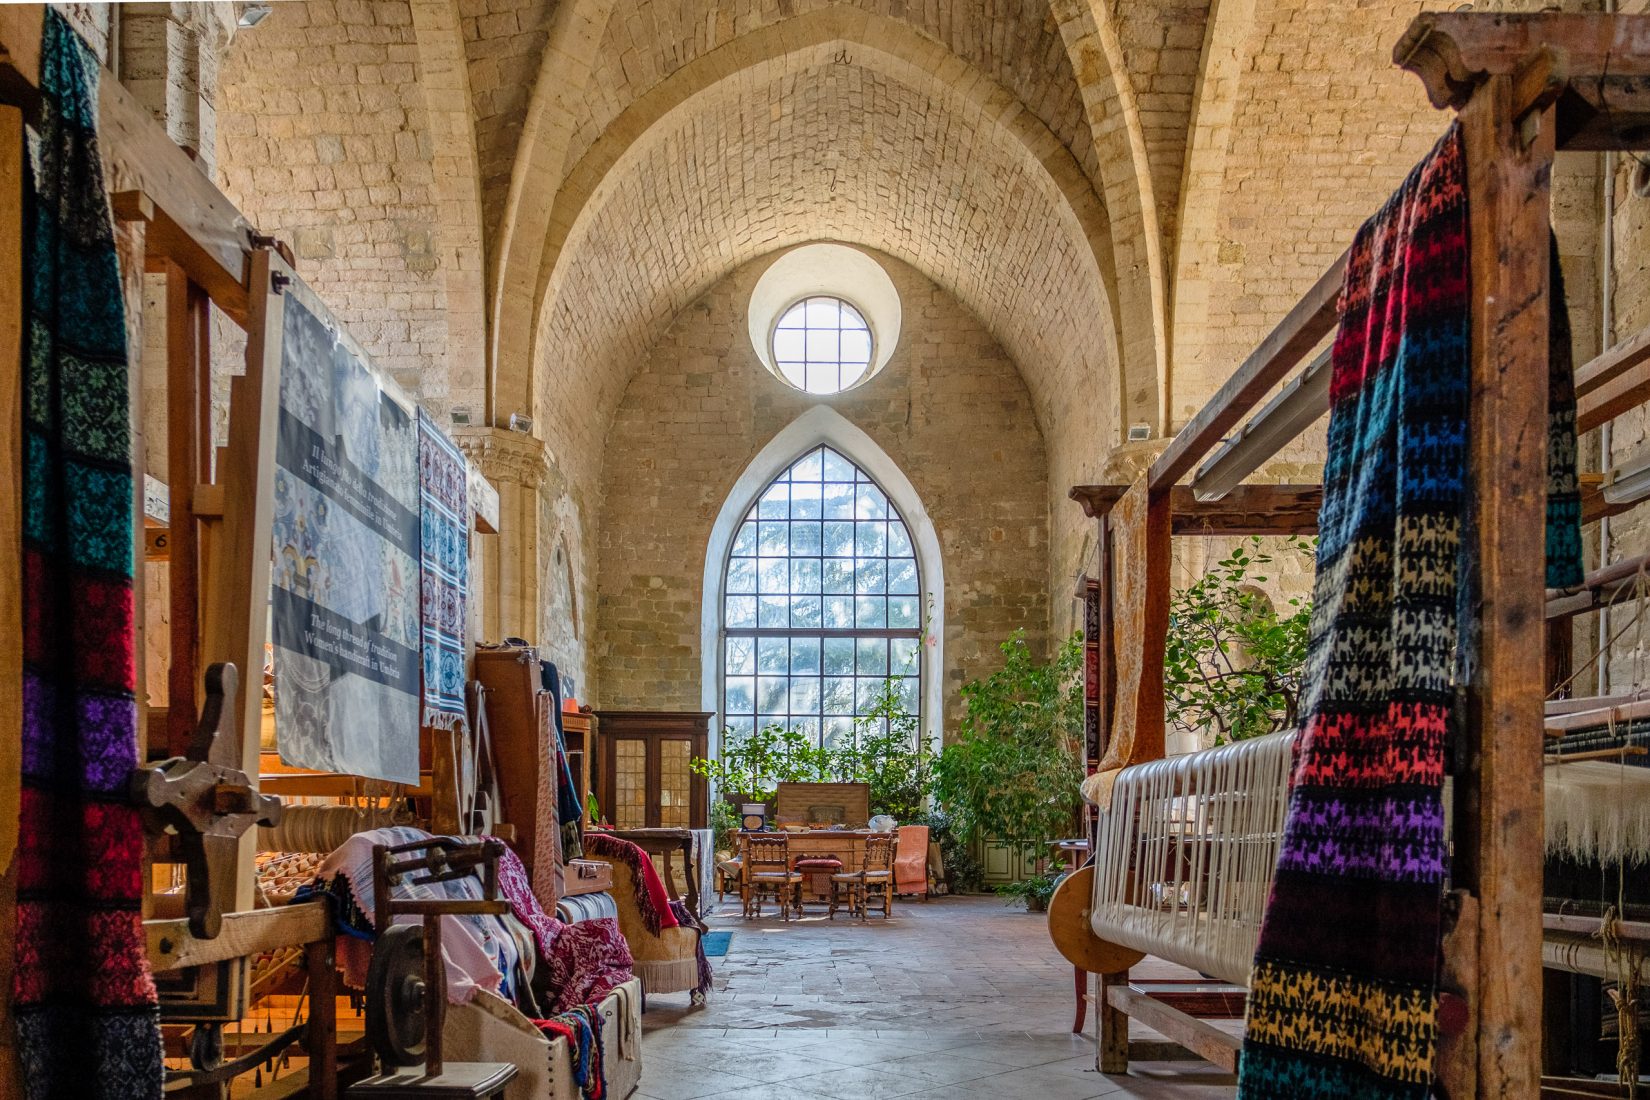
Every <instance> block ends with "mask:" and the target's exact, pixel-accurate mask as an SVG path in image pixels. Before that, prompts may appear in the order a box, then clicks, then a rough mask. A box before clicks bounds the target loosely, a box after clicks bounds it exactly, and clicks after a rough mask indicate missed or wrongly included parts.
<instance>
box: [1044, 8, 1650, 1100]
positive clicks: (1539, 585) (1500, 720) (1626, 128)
mask: <svg viewBox="0 0 1650 1100" xmlns="http://www.w3.org/2000/svg"><path fill="white" fill-rule="evenodd" d="M1394 61H1395V62H1396V63H1397V64H1398V65H1399V66H1400V67H1402V68H1405V69H1408V70H1410V71H1412V72H1415V73H1416V74H1417V75H1418V76H1419V77H1420V78H1421V80H1422V82H1423V84H1424V85H1425V86H1426V90H1427V93H1428V96H1429V98H1430V100H1431V101H1432V104H1433V106H1435V107H1438V108H1450V109H1453V110H1454V111H1456V113H1457V117H1458V118H1459V120H1460V122H1461V126H1462V134H1463V141H1464V145H1465V152H1466V161H1467V181H1468V190H1469V194H1470V196H1471V208H1470V214H1469V218H1470V228H1471V255H1470V266H1471V273H1472V288H1473V300H1472V307H1471V308H1472V338H1471V352H1470V358H1471V368H1470V370H1471V411H1470V414H1469V415H1470V419H1471V426H1472V431H1471V438H1470V442H1469V479H1470V480H1469V499H1470V501H1471V502H1472V505H1471V506H1472V510H1473V514H1472V516H1471V522H1469V523H1468V524H1467V527H1466V530H1467V537H1468V538H1470V539H1472V540H1473V543H1472V553H1473V556H1474V558H1475V560H1476V562H1477V566H1478V568H1477V576H1476V578H1475V580H1476V585H1475V595H1476V597H1477V599H1476V601H1475V605H1474V606H1475V608H1476V611H1477V614H1476V615H1475V616H1474V618H1473V620H1472V621H1471V622H1470V623H1469V624H1468V625H1467V628H1466V630H1465V632H1464V636H1463V638H1462V643H1463V645H1464V646H1465V647H1466V650H1467V653H1468V655H1469V656H1470V666H1471V669H1472V674H1471V680H1470V683H1469V684H1468V687H1467V721H1466V722H1465V723H1464V732H1463V734H1462V741H1461V743H1460V744H1458V745H1457V746H1456V752H1455V754H1454V755H1455V758H1456V760H1457V761H1458V762H1459V763H1458V764H1457V767H1456V775H1455V794H1454V798H1455V813H1454V820H1455V827H1454V848H1455V855H1454V859H1453V867H1452V876H1451V883H1450V886H1451V890H1450V896H1449V898H1448V899H1447V900H1448V901H1449V902H1450V906H1449V908H1450V909H1451V911H1452V912H1453V919H1452V920H1449V921H1447V922H1446V925H1447V931H1446V935H1445V939H1444V953H1445V974H1444V981H1443V989H1444V991H1445V993H1446V995H1453V996H1455V997H1458V998H1460V1000H1461V1001H1462V1002H1463V1003H1464V1006H1465V1017H1466V1022H1465V1025H1464V1027H1463V1028H1461V1029H1460V1030H1459V1031H1458V1032H1456V1031H1454V1029H1451V1033H1450V1034H1446V1035H1444V1036H1443V1037H1442V1042H1441V1045H1440V1052H1439V1063H1438V1077H1439V1079H1440V1081H1441V1082H1442V1083H1443V1085H1444V1087H1445V1088H1446V1089H1447V1090H1448V1094H1449V1095H1451V1096H1467V1095H1477V1096H1482V1097H1500V1096H1534V1095H1536V1094H1537V1093H1538V1091H1539V1089H1540V1087H1541V1058H1540V1052H1541V1034H1542V1029H1541V997H1540V995H1539V990H1540V988H1541V978H1542V955H1541V946H1542V914H1541V861H1540V860H1539V859H1532V858H1530V856H1531V855H1532V854H1533V853H1539V852H1540V851H1542V825H1541V821H1542V802H1541V799H1542V794H1541V789H1542V788H1541V784H1542V752H1541V749H1542V746H1541V743H1540V739H1539V738H1534V737H1532V736H1531V731H1533V730H1535V729H1538V728H1539V727H1540V724H1541V719H1542V700H1543V696H1544V694H1545V684H1546V678H1545V676H1544V674H1543V662H1544V656H1545V644H1544V643H1545V639H1544V636H1543V634H1544V609H1545V603H1546V593H1545V590H1544V586H1543V571H1542V562H1543V561H1544V558H1545V548H1544V531H1545V506H1546V487H1545V473H1546V433H1547V361H1548V350H1547V349H1548V344H1547V338H1548V326H1549V317H1548V304H1547V303H1548V297H1547V292H1548V278H1549V274H1548V265H1549V256H1548V234H1549V223H1550V213H1549V208H1550V193H1549V192H1550V182H1551V168H1552V162H1553V157H1554V155H1555V154H1556V152H1557V151H1559V150H1560V149H1564V150H1578V151H1599V150H1607V149H1630V148H1641V147H1644V146H1645V145H1647V144H1650V127H1647V125H1646V123H1647V121H1650V89H1647V86H1646V85H1647V82H1646V79H1645V78H1646V77H1650V17H1646V16H1621V15H1614V16H1612V15H1564V14H1539V15H1503V14H1479V13H1467V14H1458V13H1452V14H1431V15H1421V16H1418V17H1417V18H1416V19H1415V20H1414V21H1412V22H1411V24H1410V26H1409V28H1408V30H1407V31H1406V33H1405V34H1404V36H1403V37H1402V39H1400V41H1399V43H1398V45H1397V47H1396V48H1395V49H1394ZM1345 263H1346V257H1345V255H1344V254H1343V255H1342V256H1341V257H1340V258H1339V259H1337V260H1336V261H1335V262H1334V263H1333V264H1332V265H1330V267H1329V269H1328V270H1327V271H1326V272H1325V273H1324V275H1323V276H1322V277H1321V278H1319V279H1318V281H1317V282H1316V283H1315V284H1314V286H1313V287H1312V289H1311V290H1309V291H1308V292H1307V293H1306V295H1305V296H1304V297H1303V298H1302V299H1301V300H1300V301H1299V303H1298V304H1297V305H1296V306H1295V307H1294V308H1293V309H1292V310H1291V311H1290V312H1289V314H1288V315H1287V316H1286V317H1285V318H1284V319H1283V320H1282V321H1281V322H1280V323H1279V324H1278V325H1277V326H1276V327H1275V328H1274V329H1273V330H1272V332H1271V333H1270V334H1269V335H1268V336H1267V337H1266V338H1265V339H1264V340H1262V341H1261V342H1260V344H1259V345H1258V346H1257V347H1256V348H1255V350H1254V351H1253V352H1252V353H1251V354H1250V355H1249V356H1248V358H1247V359H1246V360H1245V361H1244V362H1243V363H1242V364H1241V365H1240V366H1239V368H1238V369H1237V371H1236V372H1235V373H1234V374H1233V376H1232V377H1231V378H1230V379H1229V380H1228V381H1227V382H1226V384H1225V385H1224V386H1222V387H1221V389H1220V390H1219V392H1218V393H1216V394H1215V396H1214V397H1213V398H1212V399H1211V400H1210V401H1209V402H1208V404H1206V405H1205V406H1204V407H1203V409H1202V410H1201V411H1200V412H1199V413H1198V414H1197V415H1196V416H1194V417H1193V418H1192V420H1191V421H1190V422H1189V423H1188V424H1187V425H1186V426H1185V427H1184V428H1183V429H1182V430H1181V431H1180V433H1179V434H1178V435H1176V436H1175V438H1174V439H1173V440H1172V441H1171V442H1170V443H1169V445H1168V447H1167V449H1166V450H1164V452H1163V453H1162V454H1161V455H1160V456H1159V457H1158V458H1157V459H1156V461H1155V462H1153V464H1152V466H1151V468H1150V470H1149V471H1148V472H1147V473H1146V474H1145V475H1144V476H1143V477H1142V478H1141V479H1140V481H1138V482H1137V483H1136V484H1135V486H1134V487H1132V488H1131V489H1129V490H1128V491H1127V495H1129V496H1133V495H1135V494H1137V493H1138V494H1142V495H1143V496H1144V500H1143V501H1140V502H1138V507H1137V508H1136V509H1135V512H1136V513H1137V514H1136V515H1135V517H1134V518H1133V520H1132V522H1131V523H1130V527H1131V530H1129V531H1128V532H1127V535H1128V537H1129V538H1131V539H1140V540H1143V547H1141V548H1143V550H1144V561H1145V562H1146V563H1148V565H1147V568H1146V569H1145V570H1144V572H1143V575H1142V576H1140V577H1129V578H1126V580H1127V581H1128V582H1129V583H1130V584H1131V585H1132V586H1136V587H1137V588H1138V589H1139V591H1138V593H1137V594H1135V595H1133V596H1132V597H1131V596H1130V594H1128V593H1127V592H1122V591H1119V590H1118V586H1117V584H1116V582H1115V581H1113V582H1112V583H1111V585H1110V588H1111V590H1112V591H1113V593H1114V599H1113V601H1112V602H1113V613H1112V620H1111V621H1110V622H1108V623H1107V624H1106V630H1107V631H1108V635H1109V636H1108V637H1106V638H1104V639H1102V642H1101V660H1102V669H1103V674H1109V675H1110V676H1112V677H1113V678H1114V679H1113V681H1112V682H1111V683H1110V684H1109V685H1107V686H1109V690H1106V691H1104V692H1103V696H1104V698H1103V704H1102V705H1103V714H1104V715H1106V716H1107V717H1110V718H1112V719H1113V721H1115V722H1116V729H1115V730H1113V729H1112V728H1111V727H1109V726H1108V727H1105V728H1107V729H1108V731H1109V732H1111V733H1113V734H1119V733H1120V734H1122V735H1123V741H1124V754H1125V758H1124V759H1122V760H1120V761H1108V762H1107V763H1108V765H1109V764H1110V763H1120V764H1125V765H1131V764H1138V763H1145V762H1146V761H1148V760H1150V759H1154V758H1157V757H1159V756H1161V754H1162V751H1163V750H1162V743H1163V725H1164V713H1163V711H1164V693H1163V669H1162V662H1161V650H1162V639H1163V635H1164V632H1165V631H1166V628H1167V617H1168V604H1169V596H1170V593H1169V587H1168V576H1167V562H1168V560H1169V555H1170V546H1169V540H1170V538H1171V537H1172V533H1173V532H1174V530H1175V528H1176V526H1177V525H1179V526H1181V527H1182V529H1186V530H1194V531H1195V530H1199V529H1206V530H1220V531H1222V532H1223V533H1228V534H1237V533H1248V532H1251V531H1274V532H1288V531H1298V530H1301V529H1302V528H1303V525H1302V523H1301V519H1302V518H1303V517H1302V516H1301V513H1300V511H1299V506H1300V505H1302V504H1303V503H1304V501H1303V494H1304V493H1305V492H1307V491H1309V490H1306V489H1303V488H1302V487H1294V488H1292V489H1288V490H1285V489H1283V488H1281V487H1262V486H1253V487H1244V488H1243V489H1240V490H1237V491H1235V492H1234V493H1233V494H1232V497H1229V498H1228V500H1231V499H1232V498H1233V497H1237V496H1238V495H1239V494H1246V496H1247V498H1248V499H1249V500H1251V501H1253V502H1255V503H1256V504H1257V505H1264V508H1263V509H1262V510H1261V511H1260V512H1259V514H1257V515H1256V516H1255V517H1254V519H1253V520H1252V521H1245V520H1243V519H1241V518H1238V517H1232V516H1227V517H1224V518H1222V517H1221V515H1220V513H1219V509H1220V508H1222V507H1223V506H1226V507H1229V506H1228V505H1226V504H1225V502H1221V503H1216V504H1213V505H1209V504H1198V503H1197V501H1196V500H1195V498H1194V497H1193V496H1192V494H1191V491H1190V490H1189V489H1185V488H1181V487H1179V486H1178V484H1177V483H1178V482H1179V481H1180V480H1181V479H1182V478H1183V477H1185V476H1186V475H1188V474H1191V473H1192V472H1193V470H1194V467H1196V465H1197V464H1198V462H1199V461H1200V460H1201V459H1202V458H1203V457H1204V456H1205V455H1207V454H1209V453H1210V452H1211V451H1213V450H1214V449H1215V448H1216V447H1217V446H1219V445H1220V444H1221V442H1222V440H1223V437H1226V436H1227V435H1229V434H1230V433H1231V432H1232V431H1233V430H1234V429H1236V428H1238V427H1239V425H1240V423H1241V422H1242V421H1243V419H1244V418H1245V417H1246V416H1247V415H1248V414H1249V413H1250V412H1251V411H1252V410H1254V409H1255V408H1256V407H1257V406H1258V405H1259V404H1260V403H1261V402H1262V401H1263V400H1264V399H1265V397H1266V396H1267V395H1268V394H1269V393H1270V392H1271V391H1272V390H1273V389H1274V388H1275V387H1276V386H1277V385H1278V384H1280V383H1282V382H1283V381H1284V380H1285V379H1286V377H1287V376H1288V375H1289V374H1290V372H1291V371H1292V370H1293V369H1294V368H1295V367H1297V366H1298V365H1301V364H1303V363H1305V362H1306V361H1307V358H1308V356H1309V355H1310V354H1311V353H1312V351H1313V350H1314V349H1315V348H1316V347H1318V346H1319V344H1320V343H1321V342H1322V341H1323V340H1324V338H1325V337H1327V336H1329V335H1330V334H1331V333H1332V332H1333V331H1334V329H1335V326H1336V324H1337V322H1338V320H1339V318H1338V314H1337V300H1338V297H1339V292H1340V287H1341V283H1342V279H1343V274H1344V268H1345ZM1629 343H1630V344H1633V345H1634V346H1633V347H1631V348H1629V347H1622V348H1618V349H1615V351H1613V352H1612V353H1610V354H1609V355H1607V356H1601V357H1600V359H1598V360H1595V361H1594V362H1593V363H1591V364H1588V365H1587V366H1586V367H1584V368H1583V369H1582V370H1581V371H1578V372H1577V375H1578V391H1579V395H1578V396H1579V399H1580V429H1581V430H1583V431H1585V430H1587V429H1589V428H1591V427H1596V426H1597V425H1598V424H1599V423H1602V422H1603V421H1604V420H1605V419H1608V418H1609V417H1611V416H1614V415H1616V414H1617V413H1619V412H1621V411H1623V410H1624V409H1626V408H1628V407H1631V406H1632V405H1633V404H1637V403H1638V402H1639V401H1642V400H1643V399H1644V397H1645V396H1650V371H1647V370H1646V369H1645V363H1646V362H1647V361H1650V341H1643V342H1642V343H1643V344H1644V345H1645V346H1643V347H1640V346H1638V345H1639V344H1640V343H1641V342H1640V341H1630V342H1629ZM1073 496H1075V497H1078V498H1079V499H1082V500H1084V504H1085V508H1086V509H1088V510H1089V512H1090V514H1091V515H1096V516H1099V517H1100V523H1101V527H1100V541H1099V547H1100V553H1101V555H1102V558H1101V560H1102V568H1101V577H1102V584H1106V583H1107V580H1108V574H1109V571H1110V567H1111V562H1110V560H1109V558H1110V553H1109V551H1110V547H1111V544H1112V542H1113V540H1114V538H1115V537H1116V536H1117V535H1118V529H1117V527H1116V524H1115V522H1114V520H1113V519H1112V518H1111V517H1109V516H1108V513H1109V510H1110V507H1111V505H1112V504H1113V503H1116V502H1117V501H1119V500H1120V499H1122V498H1123V497H1124V496H1125V491H1123V490H1120V489H1118V488H1116V487H1085V488H1082V489H1078V490H1074V491H1073ZM1234 503H1235V502H1234ZM1586 503H1587V507H1586V512H1587V514H1588V516H1589V518H1592V517H1595V516H1597V515H1599V514H1602V512H1603V509H1601V508H1600V507H1599V505H1598V501H1597V497H1596V496H1594V495H1592V494H1589V499H1588V500H1587V502H1586ZM1126 510H1127V509H1125V511H1126ZM1200 518H1203V519H1207V520H1208V522H1207V523H1206V524H1205V523H1200V522H1199V520H1200ZM1137 549H1140V548H1137ZM1157 563H1162V564H1161V565H1158V564H1157ZM1154 655H1155V656H1156V658H1157V659H1156V660H1153V657H1154ZM1102 683H1103V685H1106V681H1104V680H1103V681H1102ZM1095 1000H1096V1001H1097V1003H1098V1007H1099V1009H1100V1011H1099V1013H1098V1015H1099V1017H1100V1046H1099V1051H1098V1054H1097V1066H1098V1068H1100V1069H1101V1070H1102V1071H1104V1072H1112V1073H1115V1072H1123V1071H1125V1070H1126V1069H1127V1060H1128V1020H1127V1014H1128V1013H1130V1012H1132V1013H1134V1014H1136V1015H1139V1016H1140V1017H1141V1018H1142V1020H1144V1021H1145V1022H1147V1023H1148V1024H1149V1025H1150V1026H1152V1027H1153V1028H1155V1029H1156V1030H1158V1031H1160V1032H1163V1033H1164V1034H1165V1035H1167V1036H1169V1037H1170V1038H1172V1039H1174V1040H1176V1041H1177V1042H1180V1043H1181V1044H1183V1045H1185V1046H1187V1047H1188V1048H1190V1049H1192V1050H1194V1051H1196V1052H1198V1053H1199V1054H1202V1055H1204V1056H1205V1057H1209V1058H1210V1059H1211V1060H1212V1061H1215V1062H1216V1063H1217V1064H1221V1065H1224V1066H1226V1067H1228V1068H1230V1067H1232V1066H1234V1065H1235V1061H1236V1054H1237V1050H1236V1045H1235V1042H1234V1040H1233V1039H1232V1037H1231V1036H1227V1035H1226V1034H1224V1033H1223V1032H1220V1031H1218V1030H1217V1029H1215V1028H1213V1027H1210V1026H1209V1025H1208V1024H1206V1023H1204V1022H1203V1021H1201V1020H1196V1019H1193V1018H1191V1017H1189V1016H1186V1015H1185V1014H1183V1013H1180V1012H1177V1011H1175V1010H1173V1009H1171V1008H1169V1007H1168V1006H1166V1005H1162V1004H1160V1003H1157V1002H1151V1001H1150V1000H1149V999H1148V998H1144V997H1142V996H1140V995H1139V994H1136V993H1134V992H1133V991H1131V990H1130V989H1129V988H1128V976H1127V972H1126V971H1124V972H1122V973H1121V974H1113V975H1104V976H1102V978H1101V981H1100V985H1099V993H1098V995H1097V996H1096V998H1095Z"/></svg>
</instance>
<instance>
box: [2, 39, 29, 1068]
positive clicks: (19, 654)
mask: <svg viewBox="0 0 1650 1100" xmlns="http://www.w3.org/2000/svg"><path fill="white" fill-rule="evenodd" d="M4 17H5V11H4V8H3V7H0V19H3V18H4ZM24 148H25V147H24V138H23V113H22V112H21V111H19V110H18V109H17V108H15V107H6V106H0V730H3V731H4V733H3V734H0V943H7V944H12V943H15V942H16V940H17V868H16V865H15V859H14V857H15V855H16V853H17V842H18V829H19V826H18V817H17V815H18V803H19V799H20V797H21V793H22V778H23V766H22V764H23V762H22V748H23V738H22V734H21V731H22V728H23V606H22V604H23V369H22V368H23V342H24V332H25V329H26V325H27V321H26V319H25V317H24V315H23V308H24V307H23V171H24V165H25V164H26V163H27V158H26V156H25V153H24ZM14 964H15V958H14V954H13V952H12V950H11V949H9V948H5V949H0V1096H21V1095H22V1083H21V1082H22V1073H21V1069H20V1068H19V1065H18V1059H17V1043H16V1034H17V1028H16V1026H15V1021H14V1020H13V1019H12V1013H11V989H12V971H13V966H14Z"/></svg>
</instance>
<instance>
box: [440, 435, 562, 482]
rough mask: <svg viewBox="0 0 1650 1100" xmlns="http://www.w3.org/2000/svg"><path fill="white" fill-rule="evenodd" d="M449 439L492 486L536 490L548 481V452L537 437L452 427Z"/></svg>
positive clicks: (542, 441)
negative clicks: (516, 486)
mask: <svg viewBox="0 0 1650 1100" xmlns="http://www.w3.org/2000/svg"><path fill="white" fill-rule="evenodd" d="M452 436H453V442H454V443H457V444H458V448H459V450H461V451H463V452H464V454H465V455H466V456H467V457H468V458H469V459H470V461H471V462H474V463H475V464H476V467H477V468H478V469H480V470H481V473H482V476H483V477H485V478H486V479H487V480H488V481H491V482H493V483H494V484H495V485H497V484H498V483H499V482H501V481H506V482H510V483H512V484H515V485H520V486H523V487H524V488H528V489H532V490H537V489H539V488H540V487H541V486H542V485H544V483H545V481H546V480H547V479H548V478H549V475H550V450H549V448H548V447H546V446H545V445H544V440H542V439H539V438H538V437H536V436H531V435H528V434H527V433H526V432H513V431H510V430H509V429H508V428H491V427H486V426H482V425H476V426H471V427H456V426H455V427H454V428H452Z"/></svg>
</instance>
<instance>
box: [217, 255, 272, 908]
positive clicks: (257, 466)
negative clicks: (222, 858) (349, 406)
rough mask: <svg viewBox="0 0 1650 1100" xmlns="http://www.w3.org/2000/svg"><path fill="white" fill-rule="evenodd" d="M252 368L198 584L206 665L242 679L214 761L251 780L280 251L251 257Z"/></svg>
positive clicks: (235, 396) (248, 887) (239, 387)
mask: <svg viewBox="0 0 1650 1100" xmlns="http://www.w3.org/2000/svg"><path fill="white" fill-rule="evenodd" d="M252 272H253V274H252V278H253V285H254V286H255V287H256V288H257V291H256V292H255V293H254V294H253V295H252V299H251V310H250V313H249V320H250V324H249V326H248V330H247V341H246V370H245V372H244V373H242V374H240V375H237V376H236V377H235V379H234V380H233V381H232V382H231V383H230V389H229V442H228V444H227V445H226V446H225V447H224V448H223V449H222V450H221V451H219V453H218V464H217V472H218V482H217V484H218V486H219V487H220V488H221V490H222V497H223V501H224V504H225V508H224V514H223V518H222V519H221V520H219V521H216V522H214V523H212V524H210V525H208V526H207V527H206V529H205V532H204V534H205V536H206V537H205V539H204V547H203V556H204V560H205V561H206V563H207V569H206V571H205V573H204V574H203V587H202V591H201V610H202V616H201V618H202V627H201V633H202V639H203V640H202V645H201V657H202V659H203V661H204V662H205V663H207V664H215V663H217V662H219V661H227V662H232V663H233V664H234V665H235V666H236V667H237V668H238V669H240V670H241V672H240V682H241V683H242V684H243V685H244V688H243V690H242V692H241V697H240V698H239V699H237V700H235V706H236V708H237V711H236V713H235V714H233V715H230V716H228V722H230V723H232V724H231V725H230V726H229V729H230V731H231V736H229V737H219V738H218V739H217V741H216V742H215V743H214V745H213V750H212V760H211V763H213V764H220V765H224V766H226V767H231V768H236V769H239V770H240V771H243V772H245V773H246V774H247V775H248V776H249V777H251V781H252V784H253V787H254V789H256V786H257V775H258V730H259V728H260V727H261V725H262V698H263V693H262V691H260V690H259V685H260V684H261V683H262V682H263V667H264V643H265V641H266V640H267V629H266V628H267V625H268V620H269V576H270V551H269V547H270V539H271V537H272V536H271V531H272V529H273V524H274V517H275V434H276V433H275V426H276V421H277V419H278V417H277V409H278V406H279V400H280V390H281V318H282V315H283V310H284V307H285V298H284V296H283V295H282V294H281V293H280V291H279V289H278V288H277V287H276V282H275V280H276V276H277V275H279V276H281V277H282V278H290V269H288V268H287V266H286V264H285V263H284V262H283V261H282V260H281V259H280V257H278V256H276V255H275V254H274V253H273V252H270V251H268V250H262V251H259V252H258V253H256V254H255V255H254V257H253V265H252ZM255 842H256V837H255V836H254V835H253V833H251V832H250V831H249V832H248V833H247V834H246V835H245V836H243V837H242V838H241V849H240V861H239V864H238V868H237V874H236V881H235V890H234V902H233V905H232V906H226V908H233V909H235V910H245V909H251V908H252V904H253V893H252V886H253V868H252V861H253V854H254V850H255Z"/></svg>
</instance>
